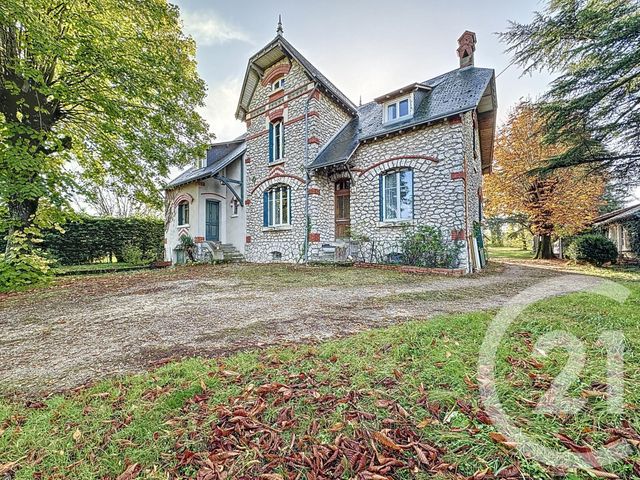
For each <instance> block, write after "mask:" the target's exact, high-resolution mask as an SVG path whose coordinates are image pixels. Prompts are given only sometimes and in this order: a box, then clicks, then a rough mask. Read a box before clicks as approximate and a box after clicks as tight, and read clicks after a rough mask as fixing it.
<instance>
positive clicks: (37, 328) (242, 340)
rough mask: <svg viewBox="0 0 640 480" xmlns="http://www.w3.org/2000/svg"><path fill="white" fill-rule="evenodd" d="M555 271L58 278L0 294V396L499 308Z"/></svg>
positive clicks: (302, 271) (211, 269) (294, 271)
mask: <svg viewBox="0 0 640 480" xmlns="http://www.w3.org/2000/svg"><path fill="white" fill-rule="evenodd" d="M557 275H558V273H557V272H554V271H552V270H544V269H536V268H528V267H525V266H519V265H506V264H505V265H496V264H494V265H493V266H492V267H491V268H490V269H489V270H488V271H487V272H486V273H482V274H478V275H473V276H466V277H443V276H426V275H412V274H402V273H399V272H395V271H387V270H378V269H359V268H347V267H304V266H290V265H251V264H239V265H222V266H197V267H180V268H174V269H168V270H163V271H144V272H132V273H117V274H108V275H100V276H95V277H87V276H85V277H73V278H68V279H62V280H58V281H57V282H56V283H55V284H54V285H53V286H51V287H48V288H46V289H39V290H35V291H32V292H26V293H21V294H15V295H4V296H0V329H1V331H2V335H1V337H0V391H1V392H2V393H7V394H8V393H45V392H52V391H59V390H65V389H69V388H74V387H77V386H80V385H83V384H86V383H89V382H93V381H96V380H99V379H101V378H104V377H107V376H115V375H121V374H126V373H134V372H139V371H142V370H145V369H148V368H151V367H153V366H155V365H158V364H161V363H163V362H165V361H167V360H168V359H175V358H181V357H186V356H197V355H201V356H207V357H212V356H219V355H224V354H227V353H230V352H234V351H238V350H243V349H254V348H262V347H265V346H270V345H276V344H285V343H295V342H315V341H321V340H325V339H329V338H335V337H340V336H345V335H350V334H353V333H356V332H359V331H362V330H366V329H370V328H376V327H384V326H388V325H391V324H394V323H398V322H402V321H406V320H420V319H428V318H430V317H434V316H436V315H439V314H445V313H457V312H468V311H477V310H487V309H497V308H499V307H500V306H502V305H503V304H504V303H505V302H507V301H508V300H509V299H510V298H511V297H513V296H514V295H515V294H517V293H518V292H520V291H522V290H524V289H525V288H527V287H529V286H531V285H534V284H536V283H538V282H541V281H544V280H545V279H548V278H550V277H553V276H557Z"/></svg>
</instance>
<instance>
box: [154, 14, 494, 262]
mask: <svg viewBox="0 0 640 480" xmlns="http://www.w3.org/2000/svg"><path fill="white" fill-rule="evenodd" d="M458 44H459V47H458V49H457V53H458V59H459V67H458V68H456V69H454V70H452V71H450V72H447V73H444V74H442V75H439V76H437V77H435V78H432V79H429V80H426V81H418V82H415V83H411V84H409V85H406V86H403V87H401V88H398V89H396V90H394V91H392V92H388V93H385V94H383V95H380V96H379V97H378V98H376V99H375V100H374V101H372V102H370V103H367V104H364V105H360V106H358V105H355V104H354V103H353V102H352V101H351V100H349V98H347V97H346V96H345V95H344V94H343V93H342V92H341V91H340V90H339V89H338V88H337V87H336V86H335V85H334V84H333V83H331V82H330V81H329V80H328V79H327V77H325V76H324V75H323V74H322V73H321V72H319V71H318V70H317V69H316V68H315V67H314V66H313V65H312V64H311V63H310V62H309V61H308V60H307V59H306V58H305V57H304V56H303V55H302V54H301V53H300V52H298V51H297V50H296V49H295V48H294V47H293V46H292V45H291V44H290V43H289V42H288V41H287V40H286V39H285V38H284V36H283V34H282V30H281V28H280V27H279V29H278V34H277V36H276V37H275V38H274V39H273V40H272V41H271V42H269V43H268V44H267V45H266V46H265V47H264V48H262V49H261V50H260V51H259V52H258V53H256V54H255V55H254V56H252V57H251V58H250V59H249V63H248V66H247V70H246V73H245V77H244V83H243V86H242V91H241V93H240V99H239V102H238V107H237V112H236V116H237V118H239V119H240V120H242V121H244V122H245V124H246V126H247V131H246V134H244V135H243V136H241V137H239V138H237V139H235V140H233V141H231V142H226V143H219V144H215V145H213V146H212V147H211V148H210V150H209V152H208V155H207V159H206V161H203V162H202V163H201V164H199V165H196V166H194V167H193V168H191V169H189V170H188V171H187V172H185V173H183V174H182V175H180V176H179V177H178V178H176V179H175V180H173V181H172V182H171V183H169V184H168V186H167V187H166V192H167V202H168V211H169V212H173V214H171V215H169V216H168V217H167V218H168V219H167V235H166V240H165V241H166V256H167V258H168V259H172V260H173V261H176V260H177V256H176V246H177V245H178V244H179V239H180V236H182V235H189V236H191V237H193V238H194V239H195V240H196V242H197V243H207V242H210V243H209V244H211V245H215V244H216V242H218V243H219V244H222V245H224V246H225V249H226V251H230V250H233V251H237V252H239V253H241V254H243V255H244V257H245V258H246V259H247V260H248V261H251V262H271V261H286V262H297V261H304V260H341V259H346V258H349V257H351V258H354V259H356V260H361V261H370V262H386V261H392V260H393V259H394V257H395V256H396V255H398V254H399V253H398V242H399V241H400V240H401V238H402V237H403V235H406V232H407V229H411V228H415V227H420V226H425V225H428V226H433V227H435V228H437V229H439V230H440V231H441V232H443V234H444V235H445V238H446V240H447V241H448V242H452V243H455V244H456V245H457V253H456V257H457V258H456V261H455V262H454V263H455V265H454V266H455V267H457V268H460V269H464V270H465V271H467V272H471V271H473V270H475V269H477V268H480V266H481V255H480V253H481V252H480V249H479V248H478V242H480V244H481V236H479V225H480V222H481V221H482V177H483V174H487V173H490V171H491V163H492V155H493V147H494V133H495V123H496V108H497V103H496V88H495V73H494V70H492V69H487V68H478V67H475V66H474V52H475V48H476V36H475V34H474V33H472V32H468V31H467V32H464V34H463V35H462V36H461V37H460V39H459V40H458Z"/></svg>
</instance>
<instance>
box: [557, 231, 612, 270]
mask: <svg viewBox="0 0 640 480" xmlns="http://www.w3.org/2000/svg"><path fill="white" fill-rule="evenodd" d="M567 256H568V257H569V258H571V259H572V260H578V261H583V262H588V263H592V264H594V265H597V266H600V265H603V264H605V263H607V262H615V261H616V259H617V258H618V249H617V248H616V246H615V244H614V243H613V242H612V241H611V240H609V239H608V238H606V237H604V236H602V235H596V234H587V235H580V236H578V237H575V239H574V240H573V242H572V243H571V245H569V247H568V248H567Z"/></svg>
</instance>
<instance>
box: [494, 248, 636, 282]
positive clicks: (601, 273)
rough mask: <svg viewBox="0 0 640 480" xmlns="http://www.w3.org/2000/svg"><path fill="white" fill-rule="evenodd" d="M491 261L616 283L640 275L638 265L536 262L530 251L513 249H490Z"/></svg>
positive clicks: (556, 260) (564, 261) (632, 279)
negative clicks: (508, 262)
mask: <svg viewBox="0 0 640 480" xmlns="http://www.w3.org/2000/svg"><path fill="white" fill-rule="evenodd" d="M488 250H489V258H490V260H497V261H500V260H509V261H510V263H518V264H521V265H526V266H532V267H534V266H538V267H542V268H552V269H554V270H557V271H560V272H566V273H578V274H582V275H592V276H596V277H604V278H608V279H610V280H614V281H634V280H637V278H638V276H639V275H640V267H639V266H637V265H611V266H608V267H596V266H594V265H589V264H586V263H585V264H577V263H575V262H574V261H572V260H567V259H565V260H560V259H553V260H536V259H534V258H533V256H532V254H531V253H530V252H528V251H523V250H520V249H517V248H512V247H488Z"/></svg>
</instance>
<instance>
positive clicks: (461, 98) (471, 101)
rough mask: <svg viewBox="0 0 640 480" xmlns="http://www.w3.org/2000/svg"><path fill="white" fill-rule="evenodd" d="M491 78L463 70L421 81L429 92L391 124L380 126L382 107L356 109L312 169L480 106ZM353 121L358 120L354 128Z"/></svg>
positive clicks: (490, 72) (488, 72) (486, 73)
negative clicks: (410, 113)
mask: <svg viewBox="0 0 640 480" xmlns="http://www.w3.org/2000/svg"><path fill="white" fill-rule="evenodd" d="M493 76H494V70H493V69H489V68H478V67H465V68H458V69H456V70H452V71H450V72H447V73H445V74H442V75H439V76H437V77H435V78H432V79H430V80H426V81H424V82H421V83H420V85H424V86H426V87H430V88H431V90H430V91H429V92H427V93H426V94H425V96H424V99H423V100H422V102H421V103H420V105H417V106H416V108H415V112H414V115H413V117H412V118H410V119H407V120H404V121H401V122H395V123H392V124H386V125H385V124H383V114H382V108H383V105H382V104H379V103H376V102H370V103H367V104H365V105H362V106H361V107H359V108H358V115H357V117H356V118H355V119H354V120H352V121H351V122H349V123H348V124H347V125H346V126H345V128H344V129H343V131H342V132H341V134H340V135H337V136H336V137H334V139H333V140H331V141H329V142H327V145H325V147H324V148H323V149H322V150H321V151H320V152H319V153H318V155H317V157H316V158H315V160H314V161H313V162H312V163H311V168H312V169H317V168H320V167H325V166H329V165H335V164H339V163H344V162H346V161H347V159H348V158H349V156H350V155H351V153H352V152H353V151H354V149H355V147H356V146H357V145H358V144H359V143H360V142H362V141H364V140H368V139H371V138H374V137H377V136H380V135H385V134H387V133H392V132H395V131H398V130H402V129H405V128H407V127H412V126H416V125H421V124H424V123H429V122H433V121H436V120H440V119H443V118H446V117H449V116H451V115H455V114H458V113H463V112H466V111H469V110H473V109H474V108H476V107H477V106H478V104H479V103H480V100H481V99H482V96H483V94H484V92H485V91H486V89H487V87H488V86H489V85H490V83H491V82H492V80H493ZM354 121H357V126H356V125H355V123H354ZM349 135H351V137H350V138H348V137H349Z"/></svg>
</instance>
